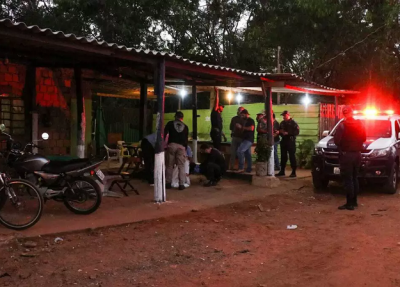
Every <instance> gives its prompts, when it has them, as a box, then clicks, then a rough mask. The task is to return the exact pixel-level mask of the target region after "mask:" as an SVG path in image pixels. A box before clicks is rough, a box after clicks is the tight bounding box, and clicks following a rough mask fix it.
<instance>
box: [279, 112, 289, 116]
mask: <svg viewBox="0 0 400 287" xmlns="http://www.w3.org/2000/svg"><path fill="white" fill-rule="evenodd" d="M284 115H289V116H290V113H289V111H283V113H281V116H284Z"/></svg>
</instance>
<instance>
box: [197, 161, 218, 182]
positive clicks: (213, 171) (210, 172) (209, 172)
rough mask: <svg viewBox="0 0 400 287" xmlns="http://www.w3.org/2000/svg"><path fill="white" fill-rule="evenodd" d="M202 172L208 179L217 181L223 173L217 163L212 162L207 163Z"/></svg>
mask: <svg viewBox="0 0 400 287" xmlns="http://www.w3.org/2000/svg"><path fill="white" fill-rule="evenodd" d="M202 173H203V174H204V175H205V176H206V177H207V179H208V180H210V181H218V180H220V179H221V177H222V175H223V171H222V169H221V167H220V166H219V165H218V164H215V163H213V162H209V163H207V165H206V166H205V167H204V169H203V170H202Z"/></svg>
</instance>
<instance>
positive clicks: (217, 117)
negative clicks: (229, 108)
mask: <svg viewBox="0 0 400 287" xmlns="http://www.w3.org/2000/svg"><path fill="white" fill-rule="evenodd" d="M211 129H218V132H221V131H222V116H221V113H219V112H217V111H216V110H213V111H212V112H211Z"/></svg>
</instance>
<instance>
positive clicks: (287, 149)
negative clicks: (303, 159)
mask: <svg viewBox="0 0 400 287" xmlns="http://www.w3.org/2000/svg"><path fill="white" fill-rule="evenodd" d="M281 116H283V121H282V122H281V123H280V125H279V134H280V136H281V137H282V140H281V171H280V172H279V173H278V174H277V176H285V168H286V163H287V160H288V153H289V160H290V165H291V167H292V173H291V175H290V177H296V168H297V162H296V137H297V136H298V135H299V133H300V128H299V125H298V124H297V123H296V122H295V121H294V120H293V119H292V118H291V117H290V113H289V112H288V111H283V113H282V114H281Z"/></svg>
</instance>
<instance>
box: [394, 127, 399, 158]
mask: <svg viewBox="0 0 400 287" xmlns="http://www.w3.org/2000/svg"><path fill="white" fill-rule="evenodd" d="M394 131H395V137H396V143H395V147H396V154H397V155H398V156H400V137H399V134H400V122H399V120H396V121H395V122H394Z"/></svg>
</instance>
